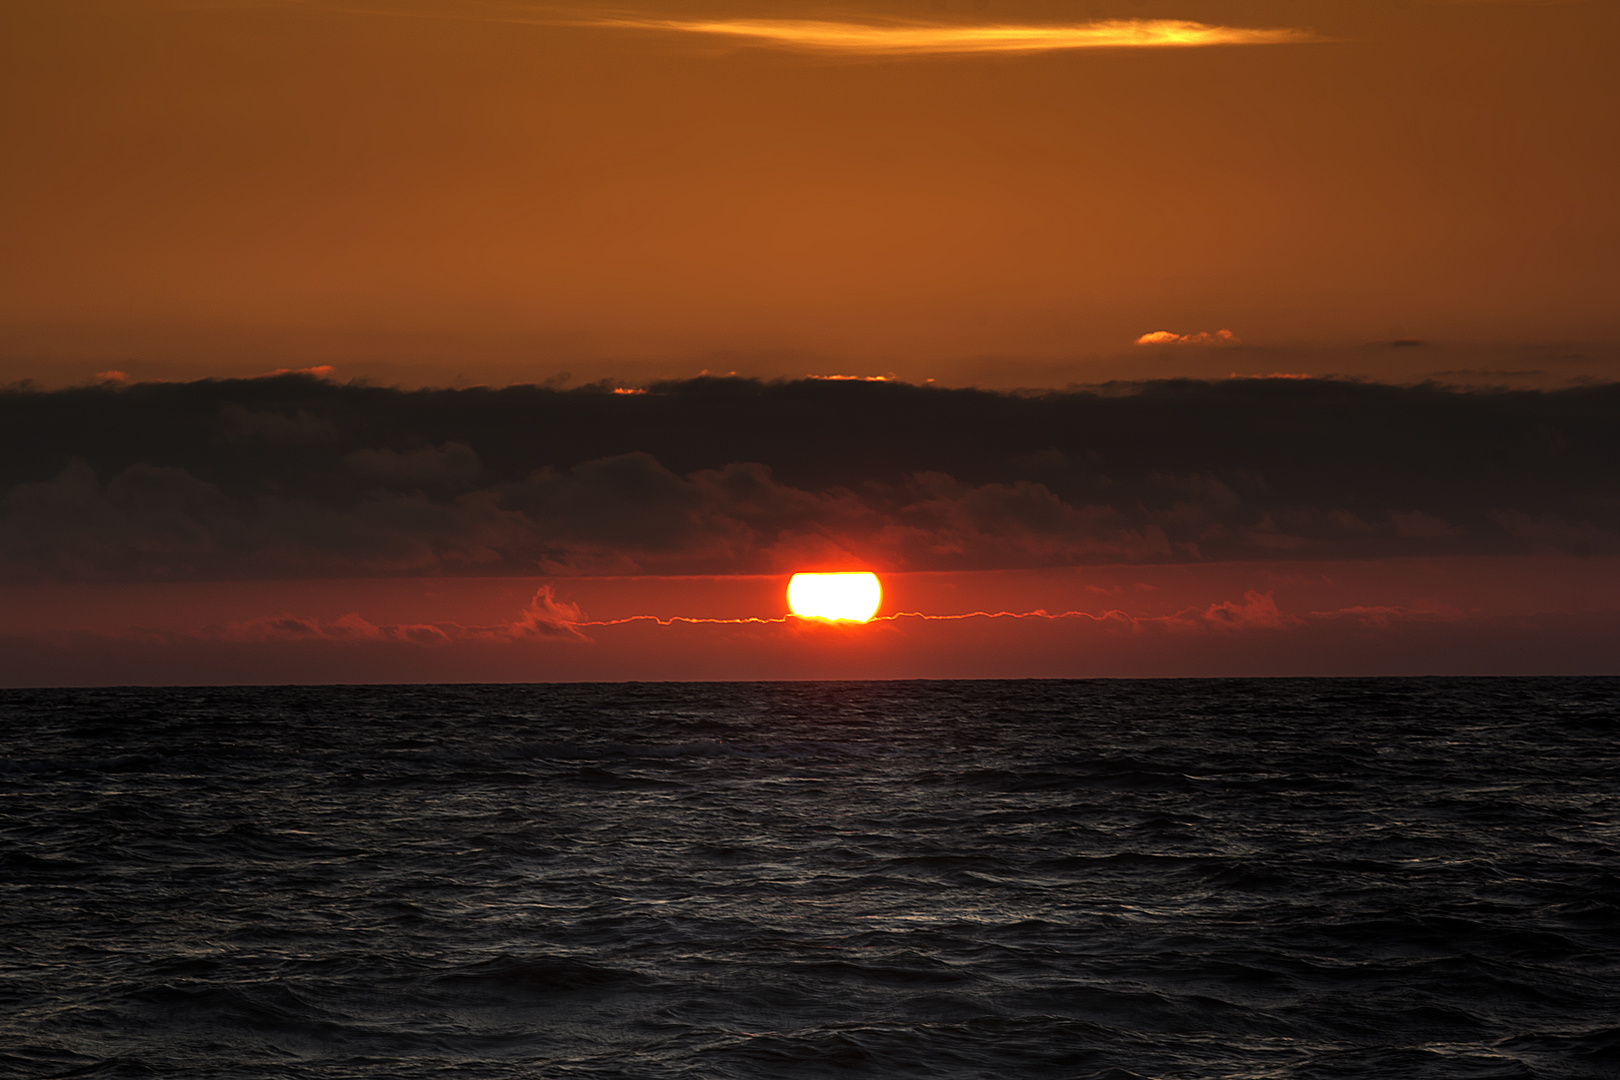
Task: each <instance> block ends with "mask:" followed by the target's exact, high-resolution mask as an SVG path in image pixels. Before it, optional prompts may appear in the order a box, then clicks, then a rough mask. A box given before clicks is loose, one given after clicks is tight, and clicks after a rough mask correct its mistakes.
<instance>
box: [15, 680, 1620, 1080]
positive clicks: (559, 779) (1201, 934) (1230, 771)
mask: <svg viewBox="0 0 1620 1080" xmlns="http://www.w3.org/2000/svg"><path fill="white" fill-rule="evenodd" d="M0 1076H6V1077H20V1078H30V1080H32V1078H45V1077H81V1076H83V1077H96V1078H98V1080H112V1078H115V1077H117V1078H123V1077H143V1078H144V1077H179V1078H187V1080H191V1078H199V1080H202V1078H214V1077H220V1078H224V1077H230V1078H249V1077H252V1078H258V1077H275V1078H283V1077H285V1078H305V1077H309V1078H315V1077H320V1078H346V1077H355V1078H360V1077H365V1078H382V1077H388V1078H396V1077H397V1078H407V1080H408V1078H418V1077H435V1078H438V1077H443V1078H458V1080H460V1078H468V1080H470V1078H482V1077H490V1078H495V1077H500V1078H506V1077H525V1078H558V1080H561V1078H575V1077H578V1078H586V1077H589V1078H609V1077H611V1078H626V1080H632V1078H634V1080H640V1078H649V1080H659V1078H676V1077H679V1078H702V1080H709V1078H714V1080H725V1078H750V1080H752V1078H761V1080H765V1078H769V1080H788V1078H799V1077H804V1078H822V1077H827V1078H832V1077H839V1078H844V1077H873V1078H885V1080H886V1078H906V1077H941V1078H963V1080H970V1078H971V1080H992V1078H995V1080H1000V1078H1006V1080H1021V1078H1065V1080H1068V1078H1073V1080H1080V1078H1086V1080H1092V1078H1096V1080H1143V1078H1160V1080H1171V1078H1174V1080H1194V1078H1216V1077H1219V1078H1300V1080H1305V1078H1310V1080H1327V1078H1343V1077H1356V1078H1361V1077H1367V1078H1390V1080H1415V1078H1435V1080H1440V1078H1446V1080H1451V1078H1456V1080H1462V1078H1468V1080H1480V1078H1495V1077H1502V1078H1508V1077H1513V1078H1519V1077H1538V1078H1539V1077H1546V1078H1553V1077H1558V1078H1570V1080H1591V1078H1601V1077H1613V1076H1620V680H1616V679H1581V678H1563V679H1519V678H1485V679H1438V678H1436V679H1267V680H1150V681H1114V680H1105V681H1053V682H1045V681H1015V682H849V683H834V682H819V683H818V682H794V683H727V684H693V683H668V684H612V685H580V684H573V685H529V686H519V685H501V686H368V687H360V686H357V687H308V688H299V687H260V688H198V689H74V690H29V691H23V690H11V691H5V692H3V693H0Z"/></svg>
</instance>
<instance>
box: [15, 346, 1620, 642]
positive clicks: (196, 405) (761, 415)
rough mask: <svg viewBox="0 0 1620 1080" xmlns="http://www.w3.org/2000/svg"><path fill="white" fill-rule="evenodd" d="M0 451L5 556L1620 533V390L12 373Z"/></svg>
mask: <svg viewBox="0 0 1620 1080" xmlns="http://www.w3.org/2000/svg"><path fill="white" fill-rule="evenodd" d="M0 447H3V451H4V452H3V454H0V574H3V576H4V578H5V579H7V580H12V581H22V580H168V579H187V578H191V579H197V578H202V579H208V578H219V579H228V578H263V577H283V576H321V575H333V576H345V575H388V574H495V573H498V574H513V573H516V574H527V573H537V572H538V573H549V574H559V573H632V574H633V573H730V572H759V571H779V570H786V569H791V568H794V567H796V566H801V565H809V564H811V563H825V564H831V563H834V562H851V561H859V562H864V563H867V564H870V565H873V566H875V567H878V568H883V569H891V570H902V569H908V570H925V569H989V568H1012V567H1029V566H1048V565H1066V564H1079V563H1100V562H1167V561H1198V560H1218V559H1232V558H1246V559H1254V558H1273V559H1300V558H1363V557H1367V558H1371V557H1381V556H1390V555H1436V554H1485V553H1492V554H1511V553H1535V552H1557V553H1567V554H1591V553H1605V552H1614V551H1620V386H1615V385H1604V386H1593V387H1585V388H1577V389H1571V390H1561V391H1552V392H1531V391H1513V392H1507V391H1501V392H1457V391H1451V390H1446V389H1443V388H1438V387H1432V386H1423V387H1405V388H1402V387H1392V386H1382V385H1368V384H1358V383H1350V382H1338V381H1328V380H1293V379H1275V380H1272V379H1264V380H1251V379H1234V380H1228V381H1222V382H1215V383H1200V382H1180V381H1177V382H1161V383H1147V384H1141V385H1135V386H1129V387H1117V388H1109V389H1106V390H1103V391H1072V392H1050V393H1043V394H1030V395H1018V394H1000V393H990V392H985V391H977V390H945V389H932V388H927V387H917V386H909V385H905V384H896V383H871V382H836V381H822V380H809V381H803V382H790V383H759V382H753V381H748V380H737V379H701V380H695V381H691V382H682V383H671V384H667V385H661V386H655V387H652V388H651V389H650V392H648V393H645V394H614V393H611V392H609V390H608V389H607V388H601V387H587V388H582V389H573V390H562V389H548V388H539V387H532V386H522V387H510V388H506V389H471V390H430V391H401V390H394V389H388V388H381V387H371V386H363V385H348V386H344V385H338V384H334V383H331V382H327V381H322V380H320V379H316V378H310V377H304V376H298V375H289V376H281V377H275V378H266V379H257V380H238V381H221V382H199V383H185V384H137V385H133V386H118V385H104V386H98V387H87V388H78V389H72V390H60V391H52V392H43V391H35V390H29V389H13V390H9V391H6V392H3V393H0ZM556 621H557V620H552V622H554V623H555V622H556ZM537 625H538V624H537Z"/></svg>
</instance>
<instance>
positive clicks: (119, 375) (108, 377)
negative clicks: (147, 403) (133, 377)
mask: <svg viewBox="0 0 1620 1080" xmlns="http://www.w3.org/2000/svg"><path fill="white" fill-rule="evenodd" d="M96 378H97V379H99V380H100V381H101V382H106V383H120V384H122V383H127V382H129V376H128V375H127V374H126V373H124V372H122V371H119V370H117V369H116V368H115V369H113V370H112V371H98V372H96Z"/></svg>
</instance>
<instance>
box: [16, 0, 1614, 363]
mask: <svg viewBox="0 0 1620 1080" xmlns="http://www.w3.org/2000/svg"><path fill="white" fill-rule="evenodd" d="M1169 20H1174V21H1169ZM1268 42H1269V43H1272V44H1274V45H1277V46H1279V47H1260V48H1216V47H1206V48H1200V47H1186V46H1189V45H1196V44H1206V45H1210V46H1214V45H1217V44H1230V45H1237V44H1242V43H1248V44H1256V45H1260V44H1263V43H1268ZM1286 42H1312V44H1308V45H1303V44H1302V45H1299V46H1297V47H1281V45H1282V43H1286ZM1108 46H1115V47H1108ZM1138 46H1146V47H1138ZM1616 50H1620V4H1615V3H1558V4H1541V3H1537V4H1525V3H1429V2H1413V3H1406V4H1396V3H1392V2H1389V0H1378V2H1371V0H1369V2H1356V0H1331V2H1330V0H1314V2H1312V3H1308V4H1307V3H1302V2H1300V0H1243V2H1241V3H1239V2H1238V0H1173V2H1171V0H1166V2H1164V3H1162V4H1158V5H1148V4H1145V3H1142V2H1140V0H1087V2H1086V3H1084V4H1072V3H1065V4H1056V3H1052V2H1051V0H929V2H928V3H926V4H924V3H919V2H917V0H905V2H904V3H900V2H898V0H896V2H892V3H891V2H888V0H818V2H817V3H815V4H804V5H792V4H784V3H781V2H780V0H726V2H725V3H723V4H721V3H716V4H707V3H705V4H701V5H700V4H696V3H694V2H693V0H622V2H620V3H614V2H611V0H569V2H568V3H561V2H556V0H364V2H363V3H361V2H359V0H296V2H292V0H288V2H282V0H229V2H224V0H220V2H212V0H211V2H200V0H198V2H193V0H53V2H51V3H32V4H30V3H20V4H0V99H3V100H4V101H6V102H7V103H9V104H10V105H12V106H13V107H11V108H9V109H0V145H4V146H5V147H6V149H7V156H6V166H7V167H6V168H4V169H0V383H5V382H9V381H12V380H16V379H24V378H28V379H36V380H39V381H41V382H42V383H44V384H46V385H64V384H68V383H73V382H77V381H80V380H85V379H89V378H91V377H92V376H94V375H95V373H97V372H103V371H122V372H125V373H126V374H127V375H128V376H129V378H130V380H133V381H139V380H142V379H147V378H154V377H161V378H186V379H189V378H203V377H217V376H224V375H244V376H245V375H256V374H261V373H264V372H268V371H273V370H276V369H278V368H295V369H296V368H304V367H318V366H321V365H331V366H333V367H335V368H336V372H337V376H336V377H337V378H339V379H345V380H346V379H350V378H356V377H365V378H370V379H373V380H375V381H378V382H383V383H395V382H401V383H404V384H406V385H443V384H446V383H452V382H455V381H456V380H458V379H460V380H461V381H462V382H475V383H479V382H482V383H491V384H503V383H509V382H543V381H545V380H547V379H550V378H561V377H564V376H567V377H568V378H571V379H573V380H575V381H578V382H590V381H595V380H598V379H610V380H611V381H612V382H613V384H614V385H617V386H624V387H634V386H637V385H642V384H643V383H645V382H648V381H651V380H655V379H663V378H685V377H690V376H694V375H697V374H698V373H699V372H700V371H703V370H705V369H707V370H709V371H711V372H715V373H725V372H729V371H736V372H737V373H738V374H739V375H744V376H760V377H765V378H776V377H793V378H798V377H803V376H804V375H805V374H806V373H812V372H813V373H817V374H835V373H836V374H850V375H892V376H893V377H895V378H897V379H901V380H906V381H913V382H922V381H924V380H925V379H935V380H937V381H938V382H939V383H941V384H946V385H982V386H999V387H1038V386H1066V385H1069V384H1070V383H1073V382H1081V383H1089V382H1106V381H1108V380H1110V379H1126V380H1129V379H1137V378H1144V377H1150V376H1164V375H1186V376H1198V377H1223V378H1224V377H1225V376H1226V375H1227V374H1228V373H1230V372H1233V371H1237V372H1239V373H1244V374H1259V373H1266V372H1272V371H1278V370H1283V371H1314V372H1316V373H1344V374H1359V375H1366V376H1369V377H1376V378H1380V379H1395V380H1407V379H1421V378H1427V377H1429V376H1431V375H1432V376H1436V377H1440V378H1442V379H1443V381H1449V380H1451V379H1454V378H1457V377H1459V376H1457V375H1456V373H1457V372H1484V373H1486V374H1481V375H1479V376H1478V378H1479V379H1480V380H1483V381H1487V382H1490V383H1491V384H1492V385H1495V380H1499V379H1502V378H1509V377H1511V378H1513V379H1518V378H1519V376H1518V375H1516V374H1510V375H1504V374H1501V373H1522V372H1530V373H1539V372H1546V373H1548V374H1547V375H1546V381H1547V382H1548V384H1560V385H1561V384H1562V381H1563V380H1564V379H1566V378H1571V377H1577V376H1578V377H1583V378H1585V377H1600V378H1606V377H1608V375H1607V372H1609V371H1610V370H1612V369H1613V368H1614V365H1615V364H1616V363H1620V361H1617V360H1615V359H1614V357H1615V356H1617V355H1620V353H1616V352H1615V350H1616V349H1620V306H1617V305H1616V304H1615V303H1614V297H1615V295H1616V294H1617V290H1620V200H1616V199H1615V198H1614V197H1613V192H1614V191H1615V190H1620V154H1617V153H1615V151H1614V149H1613V146H1612V143H1613V140H1612V139H1605V138H1601V137H1599V133H1603V132H1609V131H1613V130H1615V129H1616V127H1617V126H1620V79H1617V78H1615V63H1614V56H1615V55H1616ZM1221 329H1229V330H1231V331H1232V333H1233V334H1234V335H1235V336H1236V337H1237V338H1239V339H1241V343H1240V344H1239V343H1236V342H1225V341H1224V339H1223V341H1222V342H1216V341H1215V340H1213V339H1204V338H1201V337H1200V336H1199V335H1201V334H1206V333H1207V334H1209V335H1217V332H1218V331H1219V330H1221ZM1159 331H1164V332H1167V333H1173V334H1175V335H1176V337H1177V339H1178V341H1177V342H1176V343H1173V344H1172V343H1170V342H1169V341H1168V340H1167V339H1162V338H1156V339H1153V341H1150V342H1149V343H1148V344H1146V345H1144V346H1143V347H1140V348H1139V347H1137V346H1136V345H1135V344H1134V343H1135V342H1136V341H1137V340H1138V339H1140V338H1141V337H1142V336H1143V335H1145V334H1155V333H1157V332H1159ZM1183 338H1186V339H1188V340H1185V341H1183V340H1180V339H1183ZM1155 341H1156V342H1159V343H1160V344H1157V345H1156V344H1154V342H1155ZM1389 342H1406V343H1409V344H1411V345H1416V344H1417V343H1423V344H1422V347H1402V348H1398V349H1387V348H1383V347H1381V345H1380V347H1377V348H1374V347H1370V346H1373V345H1375V344H1380V343H1389ZM1223 343H1224V344H1232V345H1235V346H1236V347H1234V348H1229V349H1228V348H1209V347H1202V346H1206V345H1216V344H1223ZM1183 345H1185V346H1198V347H1180V346H1183ZM1161 346H1162V347H1161ZM1588 346H1591V347H1590V348H1589V347H1588ZM1487 347H1488V350H1489V351H1490V353H1491V354H1490V355H1489V356H1485V355H1482V353H1481V351H1480V350H1481V349H1484V348H1487ZM1530 353H1533V355H1530ZM1446 373H1451V374H1446ZM1469 377H1470V378H1474V377H1475V376H1472V375H1470V376H1469ZM1531 377H1532V376H1528V375H1527V376H1525V378H1526V379H1529V378H1531ZM1534 378H1536V379H1541V378H1542V376H1541V375H1539V374H1535V375H1534Z"/></svg>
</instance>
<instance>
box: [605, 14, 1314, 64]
mask: <svg viewBox="0 0 1620 1080" xmlns="http://www.w3.org/2000/svg"><path fill="white" fill-rule="evenodd" d="M584 25H589V26H597V27H602V28H604V29H620V30H643V31H661V32H667V33H676V34H698V35H707V36H710V37H717V38H728V39H731V40H733V41H736V42H739V43H743V44H749V45H756V46H763V47H766V48H778V49H794V50H800V51H804V52H818V53H841V54H853V55H864V56H928V55H968V54H974V53H1034V52H1050V51H1056V50H1065V49H1152V48H1192V47H1199V46H1210V45H1285V44H1294V43H1298V42H1305V41H1314V40H1317V39H1316V37H1315V36H1314V35H1312V34H1311V33H1309V32H1307V31H1304V30H1296V29H1289V28H1281V29H1249V28H1244V27H1231V26H1210V25H1208V24H1205V23H1197V22H1187V21H1184V20H1180V19H1113V20H1106V21H1099V22H1087V23H1071V24H1062V25H1011V24H984V25H977V26H974V25H963V24H961V23H914V22H907V23H862V22H836V21H826V20H813V19H655V18H639V17H631V16H626V17H619V18H612V19H596V20H591V21H589V22H588V23H585V24H584Z"/></svg>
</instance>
